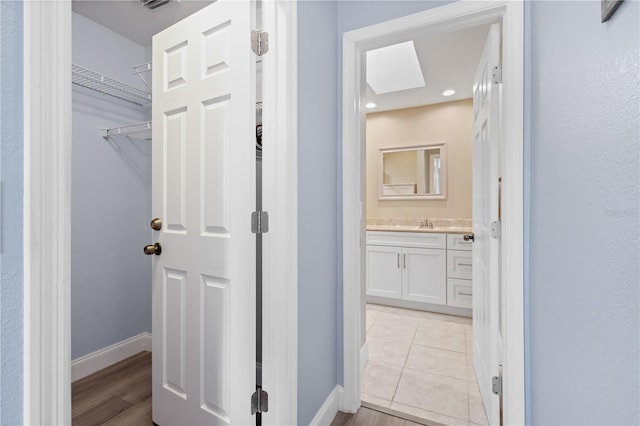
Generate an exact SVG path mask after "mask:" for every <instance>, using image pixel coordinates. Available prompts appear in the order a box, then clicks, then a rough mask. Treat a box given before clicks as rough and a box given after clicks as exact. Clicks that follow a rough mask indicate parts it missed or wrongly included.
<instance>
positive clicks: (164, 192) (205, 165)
mask: <svg viewBox="0 0 640 426" xmlns="http://www.w3.org/2000/svg"><path fill="white" fill-rule="evenodd" d="M251 7H252V3H250V2H241V1H238V2H236V1H225V0H219V1H217V2H215V3H213V4H211V5H210V6H208V7H206V8H204V9H202V10H200V11H198V12H196V13H195V14H193V15H191V16H189V17H187V18H185V19H184V20H182V21H180V22H178V23H177V24H175V25H174V26H172V27H170V28H168V29H166V30H164V31H162V32H161V33H159V34H157V35H156V36H155V37H154V38H153V202H152V204H153V207H152V210H153V215H154V216H155V217H159V218H162V222H163V226H162V230H161V231H159V232H155V233H154V237H156V238H157V241H158V242H159V243H160V244H161V245H162V253H161V254H160V255H159V256H153V257H154V262H153V324H152V326H153V421H154V422H155V423H157V424H159V425H162V426H169V425H182V426H189V425H211V426H214V425H229V424H234V425H248V424H253V423H255V417H253V416H252V415H251V403H250V400H251V394H252V393H253V392H254V391H255V388H256V382H255V365H256V361H255V353H256V346H255V341H256V329H255V303H256V302H255V282H256V275H255V261H254V259H255V245H256V242H255V241H256V239H255V236H254V235H253V234H252V233H251V230H250V226H249V225H250V217H251V211H252V210H254V208H255V205H256V192H255V137H254V136H253V130H252V128H254V127H253V123H252V117H255V90H254V89H253V88H255V56H254V55H253V53H252V52H251V49H250V43H249V40H250V30H251V28H252V27H253V25H252V19H253V18H252V16H253V14H252V12H251Z"/></svg>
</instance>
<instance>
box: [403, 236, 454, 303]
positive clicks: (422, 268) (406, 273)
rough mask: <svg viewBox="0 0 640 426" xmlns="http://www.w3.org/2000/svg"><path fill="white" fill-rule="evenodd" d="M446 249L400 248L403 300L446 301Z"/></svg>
mask: <svg viewBox="0 0 640 426" xmlns="http://www.w3.org/2000/svg"><path fill="white" fill-rule="evenodd" d="M446 253H447V252H446V250H437V249H421V248H403V249H402V259H401V263H402V290H403V291H402V294H403V296H404V297H403V298H404V299H405V300H413V301H416V302H425V303H433V304H436V305H445V304H446V303H447V271H446V268H447V266H446V265H447V254H446Z"/></svg>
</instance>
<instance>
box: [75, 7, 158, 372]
mask: <svg viewBox="0 0 640 426" xmlns="http://www.w3.org/2000/svg"><path fill="white" fill-rule="evenodd" d="M147 55H148V50H147V49H145V48H144V47H143V46H140V45H138V44H136V43H134V42H132V41H130V40H128V39H126V38H124V37H122V36H121V35H119V34H116V33H114V32H112V31H111V30H109V29H107V28H105V27H103V26H101V25H98V24H97V23H95V22H93V21H91V20H89V19H87V18H85V17H83V16H81V15H78V14H76V13H74V14H73V62H74V63H76V64H78V65H81V66H84V67H86V68H89V69H92V70H94V71H97V72H100V73H103V74H106V75H108V76H110V77H113V78H117V79H119V80H121V81H123V82H126V83H129V84H132V85H135V86H137V87H141V88H142V87H144V86H143V85H142V84H141V81H140V80H139V79H138V77H137V76H135V75H132V67H133V66H134V65H138V64H141V63H143V62H145V58H146V57H147ZM149 119H150V108H142V107H138V106H136V105H133V104H130V103H128V102H124V101H119V100H117V99H115V98H113V97H110V96H104V95H100V94H97V93H95V92H92V91H89V90H87V89H83V88H79V87H77V86H75V85H74V86H73V116H72V120H73V143H72V146H73V149H72V193H71V194H72V202H71V346H72V350H71V353H72V354H71V356H72V358H73V359H75V358H77V357H80V356H82V355H86V354H87V353H91V352H93V351H96V350H98V349H101V348H104V347H106V346H109V345H111V344H113V343H116V342H119V341H121V340H124V339H126V338H128V337H131V336H134V335H137V334H139V333H142V332H145V331H149V332H150V331H151V263H150V259H149V258H148V257H147V256H145V255H144V254H143V253H142V247H144V245H146V244H149V242H150V241H151V230H150V228H149V221H150V220H151V217H150V215H151V141H140V140H136V139H131V140H129V139H127V138H125V137H117V138H113V139H112V140H111V141H107V140H105V139H103V138H102V137H101V136H100V134H99V129H100V128H102V127H117V126H122V125H126V124H133V123H137V122H141V121H145V120H149Z"/></svg>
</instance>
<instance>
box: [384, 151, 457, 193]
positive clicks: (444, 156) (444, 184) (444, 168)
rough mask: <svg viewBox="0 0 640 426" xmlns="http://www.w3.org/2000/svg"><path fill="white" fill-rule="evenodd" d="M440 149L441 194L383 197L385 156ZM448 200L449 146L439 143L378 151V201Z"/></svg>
mask: <svg viewBox="0 0 640 426" xmlns="http://www.w3.org/2000/svg"><path fill="white" fill-rule="evenodd" d="M434 148H440V170H441V172H442V175H441V177H440V179H441V184H442V192H441V193H439V194H415V195H383V193H382V185H383V184H384V154H387V153H392V152H404V151H416V150H419V149H434ZM446 199H447V144H446V142H439V143H433V144H425V145H411V146H401V147H392V148H380V149H379V150H378V200H383V201H385V200H386V201H391V200H446Z"/></svg>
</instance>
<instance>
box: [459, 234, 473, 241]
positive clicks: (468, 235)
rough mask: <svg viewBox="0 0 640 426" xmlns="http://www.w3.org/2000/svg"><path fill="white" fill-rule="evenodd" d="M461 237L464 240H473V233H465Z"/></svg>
mask: <svg viewBox="0 0 640 426" xmlns="http://www.w3.org/2000/svg"><path fill="white" fill-rule="evenodd" d="M462 238H464V240H465V241H471V242H473V241H475V235H474V234H465V235H464V236H463V237H462Z"/></svg>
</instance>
